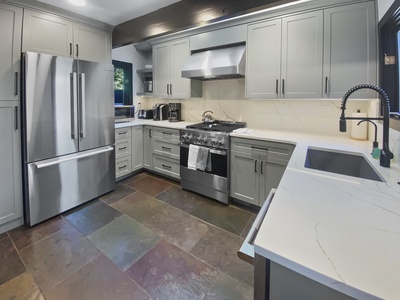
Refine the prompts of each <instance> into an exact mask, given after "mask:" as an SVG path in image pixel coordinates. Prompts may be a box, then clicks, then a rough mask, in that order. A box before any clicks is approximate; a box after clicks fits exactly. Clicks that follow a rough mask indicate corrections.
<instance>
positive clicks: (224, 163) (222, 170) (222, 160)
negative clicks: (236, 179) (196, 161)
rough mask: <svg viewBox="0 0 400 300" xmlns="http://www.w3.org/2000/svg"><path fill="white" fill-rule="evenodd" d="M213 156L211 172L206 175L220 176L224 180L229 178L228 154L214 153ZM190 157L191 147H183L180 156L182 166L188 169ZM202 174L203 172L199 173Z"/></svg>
mask: <svg viewBox="0 0 400 300" xmlns="http://www.w3.org/2000/svg"><path fill="white" fill-rule="evenodd" d="M210 154H211V171H205V172H206V173H209V174H213V175H218V176H221V177H224V178H227V177H228V158H229V157H228V153H227V152H224V154H220V153H213V152H210ZM188 157H189V147H188V146H187V147H185V146H183V147H181V154H180V165H181V166H183V167H187V165H188ZM199 172H201V171H199Z"/></svg>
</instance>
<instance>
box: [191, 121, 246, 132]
mask: <svg viewBox="0 0 400 300" xmlns="http://www.w3.org/2000/svg"><path fill="white" fill-rule="evenodd" d="M244 127H246V123H245V122H227V121H214V122H207V123H205V122H203V123H198V124H193V125H188V126H186V128H187V129H197V130H203V131H217V132H232V131H234V130H235V129H238V128H244Z"/></svg>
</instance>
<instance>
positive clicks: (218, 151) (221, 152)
mask: <svg viewBox="0 0 400 300" xmlns="http://www.w3.org/2000/svg"><path fill="white" fill-rule="evenodd" d="M179 146H181V147H183V148H189V145H188V144H185V143H182V142H180V143H179ZM200 147H204V146H200ZM204 148H208V147H204ZM208 149H210V153H212V154H218V155H228V151H227V150H217V149H212V148H208Z"/></svg>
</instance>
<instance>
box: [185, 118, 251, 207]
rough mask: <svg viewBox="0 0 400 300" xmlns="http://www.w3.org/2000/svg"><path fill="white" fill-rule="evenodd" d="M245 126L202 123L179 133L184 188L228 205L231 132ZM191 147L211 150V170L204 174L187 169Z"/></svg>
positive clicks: (222, 122) (237, 123)
mask: <svg viewBox="0 0 400 300" xmlns="http://www.w3.org/2000/svg"><path fill="white" fill-rule="evenodd" d="M243 127H246V123H242V122H236V123H232V122H224V121H214V122H207V123H206V122H203V123H199V124H194V125H189V126H186V129H181V130H180V141H181V143H180V145H181V146H180V175H181V186H182V188H184V189H186V190H190V191H193V192H196V193H199V194H202V195H205V196H208V197H210V198H213V199H216V200H218V201H220V202H223V203H226V204H229V183H230V180H229V176H230V174H229V167H230V166H229V162H230V139H229V133H230V132H232V131H233V130H235V129H238V128H243ZM190 145H196V146H200V147H205V148H207V149H208V151H209V159H210V160H211V166H210V168H208V169H206V170H204V171H201V170H199V169H195V170H193V169H191V168H188V159H189V148H190Z"/></svg>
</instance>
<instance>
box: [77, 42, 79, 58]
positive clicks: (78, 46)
mask: <svg viewBox="0 0 400 300" xmlns="http://www.w3.org/2000/svg"><path fill="white" fill-rule="evenodd" d="M78 56H79V46H78V44H76V57H78Z"/></svg>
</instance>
